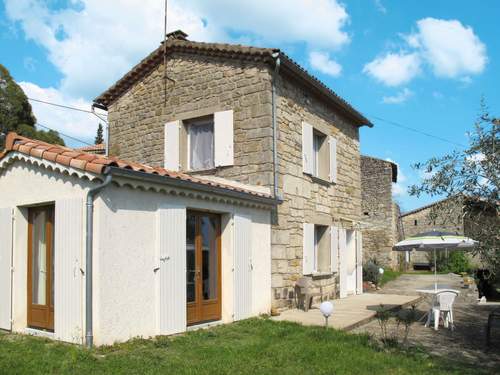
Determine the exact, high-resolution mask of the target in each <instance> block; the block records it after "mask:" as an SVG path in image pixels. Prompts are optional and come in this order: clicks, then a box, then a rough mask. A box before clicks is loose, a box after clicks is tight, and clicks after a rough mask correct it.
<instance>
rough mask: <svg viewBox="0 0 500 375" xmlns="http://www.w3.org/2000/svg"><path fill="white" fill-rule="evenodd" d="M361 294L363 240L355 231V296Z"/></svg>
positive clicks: (359, 233) (358, 232)
mask: <svg viewBox="0 0 500 375" xmlns="http://www.w3.org/2000/svg"><path fill="white" fill-rule="evenodd" d="M362 293H363V239H362V235H361V232H360V231H356V294H362Z"/></svg>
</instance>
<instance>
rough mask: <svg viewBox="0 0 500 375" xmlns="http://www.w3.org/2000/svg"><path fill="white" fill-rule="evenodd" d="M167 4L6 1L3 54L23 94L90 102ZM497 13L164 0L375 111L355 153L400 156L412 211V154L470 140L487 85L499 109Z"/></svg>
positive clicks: (149, 36) (198, 31)
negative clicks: (285, 58)
mask: <svg viewBox="0 0 500 375" xmlns="http://www.w3.org/2000/svg"><path fill="white" fill-rule="evenodd" d="M162 8H163V1H161V0H155V1H146V2H145V1H139V0H109V1H105V2H102V1H99V0H66V1H64V0H49V1H44V2H42V1H35V0H4V1H2V3H1V8H0V51H1V54H0V63H2V64H4V65H5V66H6V67H7V68H8V69H9V70H10V71H11V73H12V75H13V76H14V78H15V79H16V81H18V82H19V83H20V84H21V85H22V87H23V89H24V90H25V91H26V92H27V94H28V96H30V97H32V98H38V99H42V100H48V101H53V102H57V103H61V104H68V105H72V106H76V107H79V108H84V109H89V108H90V104H91V101H92V99H93V98H94V97H96V96H97V95H98V94H100V93H101V92H102V91H103V90H105V89H106V88H107V87H108V86H110V85H111V84H112V83H114V82H115V81H116V80H117V79H118V78H119V77H120V76H121V75H122V74H123V73H125V72H126V71H127V70H128V69H130V67H132V66H133V65H134V64H135V63H137V62H138V61H139V60H140V59H141V58H143V57H144V56H145V55H146V54H147V53H149V52H150V51H151V50H152V49H154V48H155V47H156V46H157V45H158V43H159V42H160V40H161V35H162V30H163V13H162ZM499 15H500V1H496V0H482V1H480V2H471V1H466V0H438V1H436V0H432V1H431V0H420V1H416V0H415V1H410V0H408V1H391V0H353V1H340V0H314V1H313V0H289V1H287V2H286V6H284V5H283V3H281V2H279V3H278V2H269V1H265V0H253V1H241V2H235V1H231V0H211V1H206V0H205V1H201V0H183V1H181V0H170V1H169V18H168V24H169V29H170V30H174V29H177V28H182V29H183V30H185V31H186V32H187V33H188V34H189V35H190V39H192V40H202V41H223V42H237V43H245V44H254V45H260V46H272V47H279V48H281V49H283V50H284V51H285V52H287V53H288V54H289V55H291V56H292V57H293V58H294V59H295V60H297V61H298V62H299V63H300V64H302V65H303V66H304V67H306V68H307V69H308V70H309V71H310V72H311V73H312V74H314V75H316V76H317V77H318V78H320V79H321V80H323V81H324V82H325V83H326V84H327V85H329V86H330V87H331V88H332V89H333V90H335V91H336V92H337V93H338V94H339V95H341V96H342V97H344V98H345V99H346V100H348V101H349V102H350V103H352V104H353V105H354V106H355V107H356V108H357V109H358V110H359V111H361V112H362V113H364V114H365V115H366V116H367V117H368V118H370V119H371V120H372V122H373V123H374V124H375V127H374V128H372V129H369V128H363V129H362V131H361V149H362V152H363V153H364V154H367V155H371V156H376V157H379V158H382V159H390V160H392V161H395V162H396V163H398V164H399V166H400V181H399V182H398V184H397V185H396V186H395V187H394V194H395V196H396V199H397V200H398V201H399V202H400V203H401V205H402V207H403V209H404V210H409V209H412V208H415V207H418V206H419V205H422V204H425V203H428V202H430V201H432V200H434V199H437V198H436V197H423V198H420V199H416V198H414V197H409V196H408V194H407V193H406V187H407V186H408V185H409V184H412V183H415V182H418V180H419V178H420V176H419V175H418V173H416V172H415V171H413V170H412V168H411V167H410V165H411V164H412V163H415V162H417V161H425V160H426V159H428V158H430V157H432V156H436V155H441V154H444V153H447V152H449V151H451V150H453V149H455V148H459V147H460V146H458V145H460V144H467V135H466V132H467V131H470V130H472V127H473V123H474V120H475V118H476V115H477V112H478V108H479V101H480V99H481V97H482V96H484V97H485V98H486V101H487V103H488V105H489V107H490V109H491V112H492V113H494V114H497V115H498V114H499V113H500V92H499V90H498V85H499V82H500V79H499V78H500V77H499V75H498V72H499V69H500V66H499V61H500V48H499V47H500V46H499V44H500V38H498V35H499V31H498V16H499ZM495 86H496V87H495ZM495 88H496V89H495ZM33 108H34V111H35V115H36V116H37V118H38V121H39V122H40V123H41V124H43V125H46V126H49V127H52V128H55V129H57V130H59V131H61V132H63V133H64V134H68V135H71V136H73V137H76V138H78V139H82V140H84V141H86V142H92V139H93V136H94V134H95V129H96V127H97V124H98V120H97V118H95V117H94V116H92V115H90V114H85V113H79V112H74V111H67V110H63V109H58V108H54V107H49V106H46V105H43V104H38V103H33ZM380 119H384V120H387V121H392V122H396V123H398V124H401V125H404V126H407V127H411V128H414V129H417V130H419V131H421V132H426V133H430V134H433V135H435V136H437V137H441V138H444V139H446V140H448V141H449V142H444V141H442V140H439V139H436V138H432V137H426V136H424V135H422V134H419V133H415V132H411V131H408V130H406V129H402V128H400V127H396V126H394V125H391V124H390V123H389V122H387V121H382V120H380ZM66 141H67V143H68V144H69V145H71V146H80V145H81V144H78V143H77V142H75V141H73V140H71V139H66Z"/></svg>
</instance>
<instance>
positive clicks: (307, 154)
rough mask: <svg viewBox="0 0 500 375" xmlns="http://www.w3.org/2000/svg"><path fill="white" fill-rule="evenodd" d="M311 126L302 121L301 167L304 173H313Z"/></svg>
mask: <svg viewBox="0 0 500 375" xmlns="http://www.w3.org/2000/svg"><path fill="white" fill-rule="evenodd" d="M313 158H314V146H313V127H312V126H311V125H310V124H308V123H307V122H303V123H302V167H303V171H304V173H307V174H311V175H312V174H313Z"/></svg>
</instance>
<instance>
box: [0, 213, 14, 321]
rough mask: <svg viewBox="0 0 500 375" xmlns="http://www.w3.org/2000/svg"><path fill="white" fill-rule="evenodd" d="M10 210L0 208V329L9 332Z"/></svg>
mask: <svg viewBox="0 0 500 375" xmlns="http://www.w3.org/2000/svg"><path fill="white" fill-rule="evenodd" d="M11 256H12V209H11V208H0V328H1V329H6V330H10V329H11V324H10V319H11V316H10V312H11V305H10V302H11V298H12V296H11V283H10V282H11V272H10V266H11V261H12V258H11Z"/></svg>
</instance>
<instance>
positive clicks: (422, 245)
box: [392, 231, 479, 290]
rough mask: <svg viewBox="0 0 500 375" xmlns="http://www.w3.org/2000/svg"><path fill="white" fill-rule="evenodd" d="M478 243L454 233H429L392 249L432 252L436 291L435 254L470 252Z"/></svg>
mask: <svg viewBox="0 0 500 375" xmlns="http://www.w3.org/2000/svg"><path fill="white" fill-rule="evenodd" d="M478 243H479V242H478V241H475V240H473V239H472V238H469V237H465V236H461V235H458V234H456V233H449V232H441V231H430V232H423V233H419V234H416V235H414V236H412V237H408V238H407V239H405V240H403V241H400V242H398V243H397V244H395V245H394V246H393V248H392V249H393V250H394V251H411V250H416V251H434V276H435V283H434V288H435V290H437V267H436V252H437V251H441V250H448V251H453V250H470V249H472V248H474V246H476V245H477V244H478Z"/></svg>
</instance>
